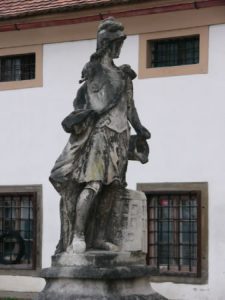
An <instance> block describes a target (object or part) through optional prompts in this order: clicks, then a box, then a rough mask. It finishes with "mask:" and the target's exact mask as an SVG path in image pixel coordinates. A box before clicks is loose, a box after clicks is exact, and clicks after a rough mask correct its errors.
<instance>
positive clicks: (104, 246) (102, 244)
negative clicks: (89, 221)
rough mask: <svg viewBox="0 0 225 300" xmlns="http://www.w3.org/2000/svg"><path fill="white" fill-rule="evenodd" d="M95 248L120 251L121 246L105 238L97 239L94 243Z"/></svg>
mask: <svg viewBox="0 0 225 300" xmlns="http://www.w3.org/2000/svg"><path fill="white" fill-rule="evenodd" d="M94 248H95V249H100V250H107V251H114V252H118V251H119V247H118V246H117V245H115V244H113V243H110V242H106V241H103V240H97V241H96V242H95V243H94Z"/></svg>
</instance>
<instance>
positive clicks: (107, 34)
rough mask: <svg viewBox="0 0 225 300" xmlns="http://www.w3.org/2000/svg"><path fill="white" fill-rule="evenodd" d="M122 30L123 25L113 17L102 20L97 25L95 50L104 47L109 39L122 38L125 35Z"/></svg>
mask: <svg viewBox="0 0 225 300" xmlns="http://www.w3.org/2000/svg"><path fill="white" fill-rule="evenodd" d="M123 30H124V27H123V25H122V24H121V23H120V22H118V21H116V20H115V18H113V17H109V18H107V19H105V20H103V21H102V22H101V23H100V25H99V27H98V32H97V50H99V49H101V48H104V47H105V46H106V45H108V44H109V42H111V41H114V40H118V39H123V40H124V39H125V38H126V35H125V34H124V32H123Z"/></svg>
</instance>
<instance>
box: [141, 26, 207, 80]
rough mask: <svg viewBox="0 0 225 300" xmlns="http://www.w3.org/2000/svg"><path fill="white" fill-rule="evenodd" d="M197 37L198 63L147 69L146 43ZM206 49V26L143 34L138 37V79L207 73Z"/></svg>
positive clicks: (147, 54) (147, 52)
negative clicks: (198, 41)
mask: <svg viewBox="0 0 225 300" xmlns="http://www.w3.org/2000/svg"><path fill="white" fill-rule="evenodd" d="M194 35H199V40H200V43H199V63H198V64H189V65H180V66H169V67H157V68H150V67H148V62H149V60H150V58H149V55H150V54H149V51H148V48H149V47H148V43H149V41H151V40H159V39H169V38H179V37H188V36H194ZM208 48H209V28H208V26H203V27H196V28H189V29H179V30H171V31H163V32H154V33H145V34H140V35H139V72H138V78H139V79H145V78H151V77H168V76H179V75H192V74H207V73H208Z"/></svg>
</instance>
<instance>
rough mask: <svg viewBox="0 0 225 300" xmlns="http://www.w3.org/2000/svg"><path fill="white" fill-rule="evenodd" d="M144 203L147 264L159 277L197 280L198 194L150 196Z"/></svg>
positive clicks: (199, 262) (199, 268) (199, 272)
mask: <svg viewBox="0 0 225 300" xmlns="http://www.w3.org/2000/svg"><path fill="white" fill-rule="evenodd" d="M147 199H148V255H147V263H148V264H149V265H151V266H154V267H157V269H158V271H159V274H161V275H162V274H165V275H176V274H177V275H182V274H183V275H188V276H194V277H200V276H201V238H200V232H201V211H200V209H201V203H200V202H201V197H200V192H174V193H151V194H148V195H147Z"/></svg>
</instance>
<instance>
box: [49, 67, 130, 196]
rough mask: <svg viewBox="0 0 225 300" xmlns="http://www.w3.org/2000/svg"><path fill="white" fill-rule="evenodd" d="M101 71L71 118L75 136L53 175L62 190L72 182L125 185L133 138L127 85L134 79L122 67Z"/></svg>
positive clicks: (86, 88) (79, 98)
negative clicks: (130, 138)
mask: <svg viewBox="0 0 225 300" xmlns="http://www.w3.org/2000/svg"><path fill="white" fill-rule="evenodd" d="M99 68H100V71H101V72H99V69H98V74H97V75H94V76H93V77H92V79H91V80H87V82H86V83H84V84H83V86H82V87H81V88H80V90H79V91H78V94H77V97H76V99H75V102H74V106H75V111H74V112H73V113H72V114H71V115H70V116H69V118H71V120H72V122H71V124H73V126H70V125H69V126H68V127H67V128H66V129H65V130H66V131H68V132H71V136H70V139H69V141H68V143H67V145H66V147H65V149H64V150H63V152H62V154H61V155H60V157H59V158H58V160H57V161H56V163H55V166H54V168H53V170H52V173H51V176H50V180H51V181H52V183H53V184H54V186H55V187H56V188H57V190H59V191H60V190H61V185H62V183H63V184H64V183H66V182H69V181H71V179H72V180H75V181H76V182H78V183H85V182H90V181H101V182H102V183H104V184H110V183H111V182H113V181H115V180H117V181H119V182H121V183H122V184H123V183H125V173H126V168H127V160H128V148H129V136H130V129H129V125H128V116H127V114H128V103H129V96H130V90H129V88H128V86H129V85H128V84H127V82H128V81H130V82H131V79H130V78H129V76H128V75H127V74H125V73H124V72H123V71H121V70H120V69H119V68H112V69H111V68H110V69H109V68H105V67H103V66H99ZM93 114H94V116H95V117H93ZM68 120H69V119H67V118H66V119H65V124H66V126H67V124H68ZM74 120H75V121H74ZM77 120H78V121H77ZM64 128H65V127H64Z"/></svg>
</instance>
